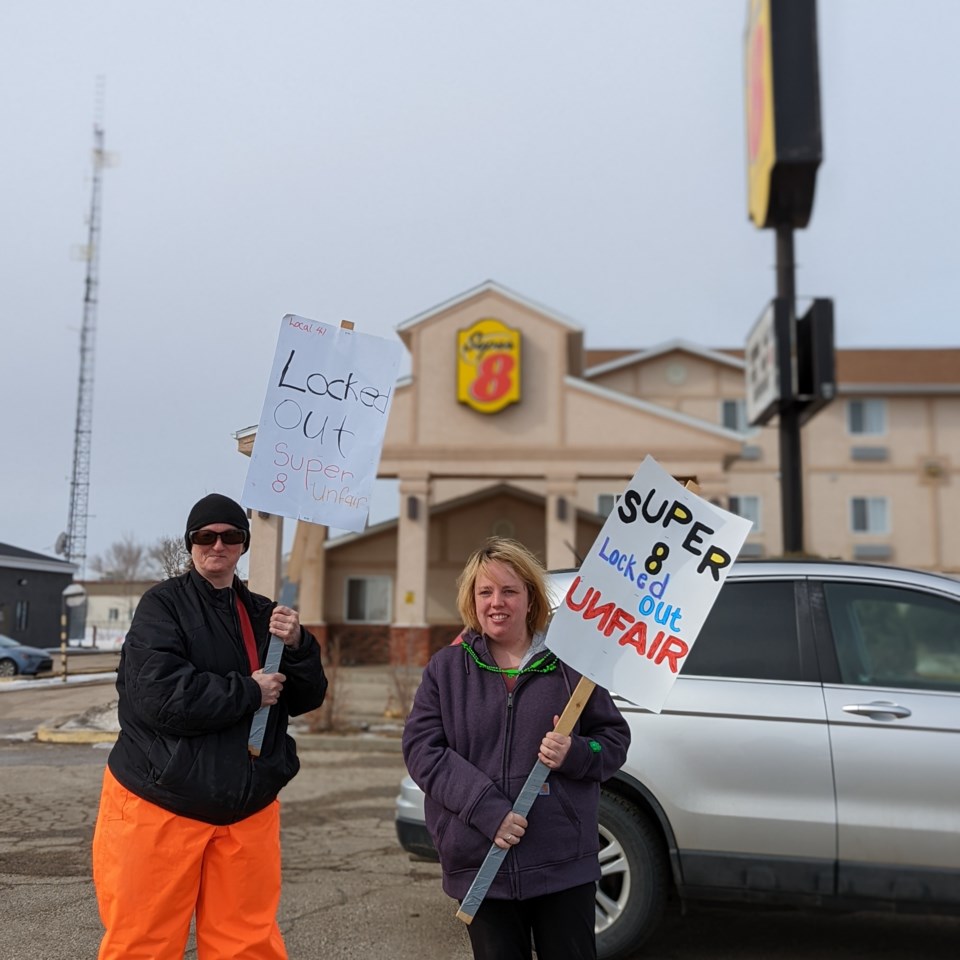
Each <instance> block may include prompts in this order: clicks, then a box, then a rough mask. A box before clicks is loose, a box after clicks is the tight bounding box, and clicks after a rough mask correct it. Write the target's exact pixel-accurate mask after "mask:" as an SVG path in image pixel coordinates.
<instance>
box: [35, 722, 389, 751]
mask: <svg viewBox="0 0 960 960" xmlns="http://www.w3.org/2000/svg"><path fill="white" fill-rule="evenodd" d="M117 736H118V733H117V731H115V730H93V729H83V728H76V729H72V730H70V729H63V728H62V727H40V728H38V729H37V731H36V733H35V734H34V739H36V740H37V741H39V742H40V743H80V744H83V743H116V740H117ZM293 739H294V740H295V741H296V744H297V749H298V750H302V751H304V752H306V751H313V750H324V751H336V750H341V751H344V752H352V753H400V751H401V744H400V737H399V736H394V735H379V734H375V733H296V734H294V735H293Z"/></svg>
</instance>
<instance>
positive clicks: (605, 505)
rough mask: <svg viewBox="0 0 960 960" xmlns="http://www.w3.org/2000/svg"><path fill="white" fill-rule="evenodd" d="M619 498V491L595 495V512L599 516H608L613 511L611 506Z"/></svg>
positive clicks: (613, 505)
mask: <svg viewBox="0 0 960 960" xmlns="http://www.w3.org/2000/svg"><path fill="white" fill-rule="evenodd" d="M619 499H620V494H619V493H601V494H598V496H597V513H599V514H600V516H601V517H609V516H610V514H611V513H613V508H614V507H615V506H616V505H617V501H618V500H619Z"/></svg>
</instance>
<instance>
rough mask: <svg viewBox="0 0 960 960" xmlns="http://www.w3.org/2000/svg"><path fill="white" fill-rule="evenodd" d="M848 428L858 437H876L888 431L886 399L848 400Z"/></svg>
mask: <svg viewBox="0 0 960 960" xmlns="http://www.w3.org/2000/svg"><path fill="white" fill-rule="evenodd" d="M847 430H848V431H849V432H850V433H851V434H852V435H853V436H856V437H876V436H880V435H881V434H884V433H886V432H887V403H886V401H885V400H848V401H847Z"/></svg>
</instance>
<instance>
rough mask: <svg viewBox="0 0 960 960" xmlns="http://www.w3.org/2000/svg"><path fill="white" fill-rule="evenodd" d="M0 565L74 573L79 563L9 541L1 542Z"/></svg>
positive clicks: (12, 567)
mask: <svg viewBox="0 0 960 960" xmlns="http://www.w3.org/2000/svg"><path fill="white" fill-rule="evenodd" d="M0 567H7V568H8V569H12V570H37V571H43V572H45V573H64V574H68V575H72V574H74V573H76V571H77V565H76V564H75V563H70V561H69V560H58V559H57V558H56V557H48V556H46V555H45V554H43V553H34V552H33V551H32V550H24V549H23V548H22V547H14V546H12V545H11V544H9V543H0Z"/></svg>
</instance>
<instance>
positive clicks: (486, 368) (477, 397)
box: [457, 318, 520, 413]
mask: <svg viewBox="0 0 960 960" xmlns="http://www.w3.org/2000/svg"><path fill="white" fill-rule="evenodd" d="M457 399H458V400H459V401H460V402H461V403H465V404H466V405H467V406H468V407H472V408H473V409H474V410H476V411H477V412H478V413H499V411H501V410H502V409H503V408H504V407H506V406H507V405H509V404H511V403H517V402H518V401H519V399H520V331H519V330H513V329H511V328H510V327H508V326H507V325H506V324H504V323H501V322H500V321H499V320H494V319H492V318H486V319H484V320H478V321H477V322H476V323H475V324H474V325H473V326H472V327H468V328H467V329H466V330H460V331H458V333H457Z"/></svg>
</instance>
